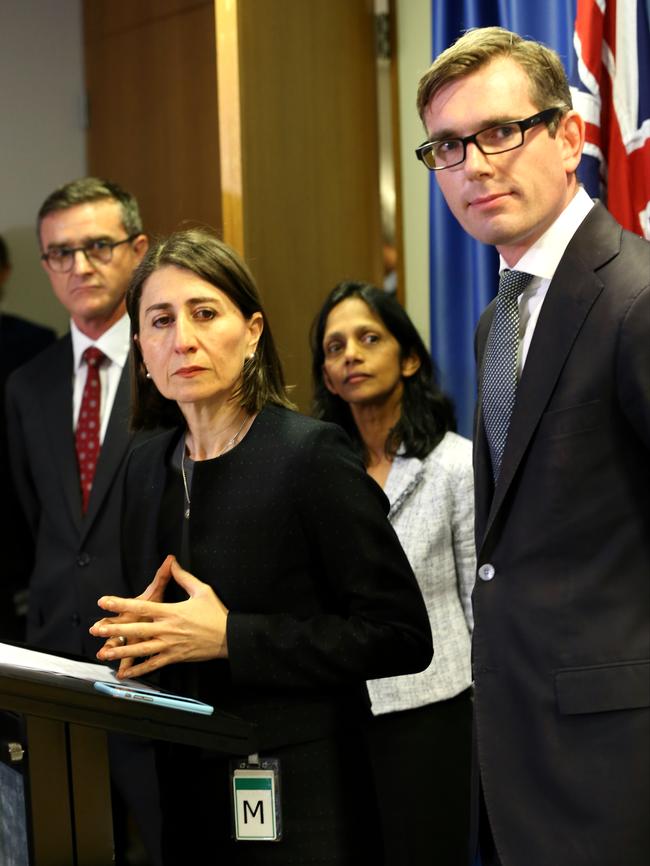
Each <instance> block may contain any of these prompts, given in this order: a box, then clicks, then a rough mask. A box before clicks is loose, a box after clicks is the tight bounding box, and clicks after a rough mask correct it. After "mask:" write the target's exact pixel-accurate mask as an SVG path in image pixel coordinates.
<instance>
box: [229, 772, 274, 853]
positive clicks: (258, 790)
mask: <svg viewBox="0 0 650 866" xmlns="http://www.w3.org/2000/svg"><path fill="white" fill-rule="evenodd" d="M232 782H233V796H234V805H235V836H236V838H237V839H238V840H242V841H243V840H247V839H251V840H253V839H255V840H258V841H261V840H264V839H266V840H274V839H276V838H277V835H276V826H275V790H274V784H273V782H274V779H273V773H268V772H265V771H264V770H237V771H235V773H234V775H233V780H232Z"/></svg>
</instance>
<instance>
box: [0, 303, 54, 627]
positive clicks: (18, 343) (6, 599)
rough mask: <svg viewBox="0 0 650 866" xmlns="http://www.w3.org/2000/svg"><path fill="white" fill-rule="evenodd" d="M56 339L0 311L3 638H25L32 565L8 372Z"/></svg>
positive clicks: (48, 331) (0, 612)
mask: <svg viewBox="0 0 650 866" xmlns="http://www.w3.org/2000/svg"><path fill="white" fill-rule="evenodd" d="M55 340H56V334H55V333H54V331H52V330H51V329H50V328H44V327H43V326H42V325H36V324H34V323H33V322H28V321H26V320H25V319H21V318H20V317H18V316H11V315H8V314H5V313H0V490H2V494H3V497H4V500H5V515H4V517H3V520H2V524H1V528H0V547H1V548H2V552H3V565H2V569H1V573H0V640H16V641H17V640H21V639H22V638H24V617H22V616H21V617H18V616H17V615H16V610H15V600H14V596H15V594H16V593H17V592H19V591H21V590H24V589H26V587H27V576H28V574H29V569H30V567H31V553H30V547H31V545H30V543H29V530H28V528H27V526H26V523H25V521H24V519H23V516H22V512H21V510H20V508H17V507H16V505H15V502H16V498H17V497H16V492H15V489H14V485H13V479H12V477H11V470H10V466H9V454H8V444H7V425H6V420H5V385H6V382H7V379H8V378H9V375H10V374H11V373H12V372H13V371H14V370H15V369H17V368H18V367H20V366H21V365H22V364H25V363H27V361H29V360H31V358H33V357H34V356H35V355H37V354H38V353H39V352H42V351H43V349H45V348H46V347H47V346H49V345H50V344H51V343H53V342H54V341H55Z"/></svg>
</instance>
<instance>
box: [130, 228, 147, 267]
mask: <svg viewBox="0 0 650 866" xmlns="http://www.w3.org/2000/svg"><path fill="white" fill-rule="evenodd" d="M132 249H133V252H134V253H135V257H136V259H137V260H138V264H140V262H141V261H142V259H143V258H144V257H145V253H146V252H147V250H148V249H149V238H148V237H147V235H145V234H139V235H138V236H137V237H136V238H134V239H133V247H132Z"/></svg>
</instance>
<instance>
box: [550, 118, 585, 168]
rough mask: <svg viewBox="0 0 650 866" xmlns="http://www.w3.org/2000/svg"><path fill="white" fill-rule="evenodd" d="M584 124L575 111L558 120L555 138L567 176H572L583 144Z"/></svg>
mask: <svg viewBox="0 0 650 866" xmlns="http://www.w3.org/2000/svg"><path fill="white" fill-rule="evenodd" d="M585 131H586V127H585V122H584V120H583V118H582V117H581V116H580V115H579V114H578V112H577V111H568V112H567V113H566V114H565V115H564V117H562V118H561V120H560V125H559V127H558V130H557V133H556V136H557V138H558V139H559V144H560V148H561V155H562V161H563V163H564V167H565V170H566V173H567V174H574V172H575V170H576V169H577V168H578V164H579V162H580V158H581V156H582V148H583V147H584V144H585Z"/></svg>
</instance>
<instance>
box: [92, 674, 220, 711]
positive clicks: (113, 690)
mask: <svg viewBox="0 0 650 866" xmlns="http://www.w3.org/2000/svg"><path fill="white" fill-rule="evenodd" d="M94 686H95V688H96V689H97V691H98V692H102V693H103V694H105V695H111V697H114V698H124V699H126V700H128V701H140V702H141V703H143V704H150V705H151V706H155V707H169V708H170V709H172V710H184V711H185V712H187V713H201V714H202V715H204V716H211V715H212V713H213V712H214V707H211V706H210V704H204V703H202V702H201V701H196V700H194V698H185V697H183V695H172V694H168V693H166V692H157V691H150V690H149V689H139V688H138V687H137V686H129V685H122V684H121V683H105V682H101V681H97V682H95V683H94Z"/></svg>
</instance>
